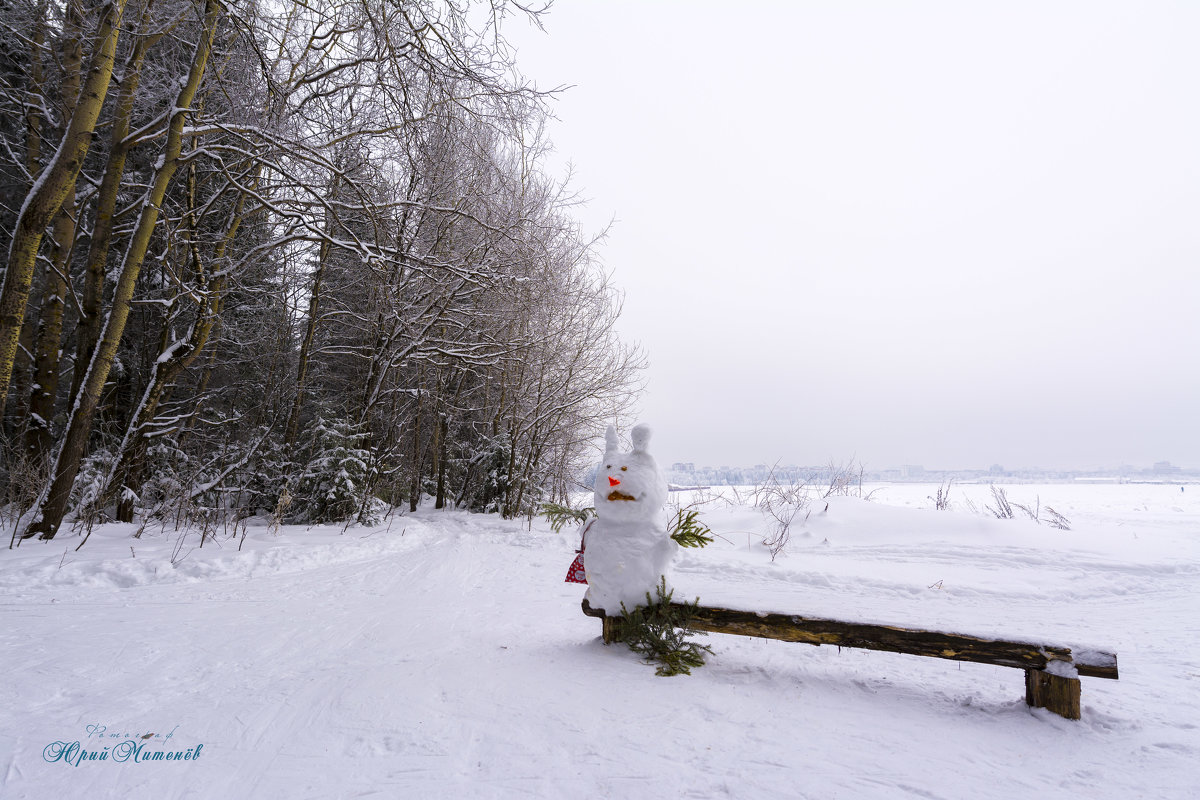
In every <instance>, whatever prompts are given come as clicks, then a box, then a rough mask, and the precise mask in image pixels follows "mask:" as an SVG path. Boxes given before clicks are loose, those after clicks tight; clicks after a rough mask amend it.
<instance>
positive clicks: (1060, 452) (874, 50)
mask: <svg viewBox="0 0 1200 800" xmlns="http://www.w3.org/2000/svg"><path fill="white" fill-rule="evenodd" d="M510 22H512V23H515V24H510V25H509V27H508V30H507V32H508V35H509V38H510V40H511V41H513V42H514V43H515V44H516V45H517V47H518V50H519V53H518V57H517V58H518V63H519V65H520V66H521V68H522V70H523V71H524V72H525V73H526V74H527V75H528V76H530V77H531V78H533V79H534V80H536V82H537V83H538V85H539V86H540V87H541V88H550V87H554V86H558V85H570V86H572V87H573V88H570V89H569V90H568V91H566V92H564V93H563V94H562V95H561V97H560V99H559V100H558V102H557V103H556V104H555V113H556V115H557V117H558V122H556V123H555V124H554V126H553V128H552V130H551V137H552V138H553V140H554V142H555V144H556V148H557V152H556V154H555V156H554V159H555V161H554V165H555V168H556V169H561V168H562V167H563V165H565V164H566V163H567V162H568V161H569V162H571V163H572V164H573V165H574V167H575V185H576V187H577V188H579V189H581V190H582V192H583V194H585V195H586V196H587V197H588V198H590V202H589V204H588V205H587V207H586V208H584V209H581V210H580V218H581V219H582V220H583V222H584V224H585V227H586V228H587V229H589V230H597V229H599V228H601V227H603V226H604V225H605V224H606V223H607V222H608V221H609V220H610V219H611V220H615V224H614V225H613V228H612V230H611V233H610V236H609V239H608V241H607V242H606V244H605V245H604V246H603V248H602V250H601V253H602V257H603V260H604V262H605V264H606V265H607V266H608V268H610V269H611V271H612V272H613V275H614V279H615V282H616V283H617V284H618V285H619V286H621V287H622V288H623V289H624V291H625V311H624V315H623V317H622V321H621V324H620V329H621V331H622V333H623V334H624V335H625V336H626V338H628V339H631V340H634V341H637V342H640V343H641V345H642V346H643V347H644V348H645V350H646V352H647V354H648V356H649V360H650V369H649V372H648V376H647V377H648V389H647V392H646V394H645V397H644V400H643V402H642V413H641V415H640V416H641V418H642V419H643V420H644V421H646V422H649V423H650V424H651V425H653V427H654V429H655V439H654V443H653V447H652V451H653V452H654V453H655V454H656V455H657V457H658V459H659V462H660V463H664V462H665V463H666V464H667V465H669V464H670V463H671V462H674V461H692V462H696V463H697V464H700V463H705V464H711V465H718V464H731V465H732V464H754V463H763V462H766V463H772V462H774V461H776V460H782V461H783V462H784V463H800V464H814V463H824V462H826V461H828V460H829V459H831V458H832V459H836V460H839V461H844V460H846V459H849V458H852V457H853V458H857V459H858V460H860V461H862V462H864V463H865V464H866V466H867V467H868V468H886V467H889V466H895V465H900V464H923V465H924V466H925V467H927V468H930V469H936V468H972V467H988V466H990V465H991V464H993V463H1000V464H1003V465H1004V466H1005V467H1008V468H1017V467H1031V466H1043V467H1063V468H1091V467H1099V466H1116V465H1118V464H1121V463H1128V464H1134V465H1139V466H1149V465H1150V464H1151V463H1153V462H1155V461H1160V460H1170V461H1172V462H1174V463H1175V464H1177V465H1182V466H1189V467H1200V422H1198V420H1200V365H1198V364H1197V356H1198V354H1200V321H1198V319H1197V317H1198V306H1200V85H1198V82H1200V44H1198V42H1200V3H1197V2H1177V3H1169V2H1153V1H1147V0H1136V1H1134V0H1130V2H1122V3H1108V2H1097V1H1096V0H1086V1H1085V2H1044V1H1042V2H1012V1H1011V0H1010V1H1007V2H990V3H982V2H961V1H959V0H953V1H951V2H743V3H729V2H726V3H720V4H718V3H704V2H695V1H694V0H693V1H692V2H686V3H685V2H678V3H669V2H646V1H645V0H641V2H618V1H616V0H603V2H601V1H600V0H559V2H557V3H556V4H555V6H554V8H553V9H552V11H551V13H550V14H549V15H548V16H547V17H546V20H545V25H546V32H545V33H541V32H539V31H536V30H533V29H531V28H529V27H528V26H527V25H526V24H525V23H524V22H523V21H519V20H512V21H510Z"/></svg>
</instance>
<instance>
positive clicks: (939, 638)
mask: <svg viewBox="0 0 1200 800" xmlns="http://www.w3.org/2000/svg"><path fill="white" fill-rule="evenodd" d="M672 605H673V606H675V607H676V608H677V609H679V610H680V611H682V610H684V606H683V605H682V604H679V603H672ZM583 613H585V614H587V615H588V616H590V617H599V618H601V619H605V616H606V615H605V613H604V611H603V610H602V609H594V608H592V607H591V606H590V605H589V604H588V601H587V600H586V599H585V600H584V601H583ZM691 626H692V627H693V628H695V629H696V630H698V631H710V632H712V633H731V634H737V635H741V636H758V637H762V638H764V639H780V640H782V641H785V642H802V643H804V644H814V645H822V644H831V645H836V646H838V647H857V648H861V649H866V650H883V651H887V652H892V653H909V654H911V655H917V656H928V657H930V658H946V659H950V660H953V661H972V662H975V663H979V664H995V665H998V666H1002V667H1015V668H1018V669H1025V670H1044V669H1045V668H1046V666H1047V665H1048V664H1050V663H1051V662H1053V661H1060V662H1065V663H1066V664H1070V665H1072V666H1073V667H1074V668H1075V670H1076V672H1077V673H1078V674H1079V675H1082V676H1085V677H1090V678H1110V679H1112V680H1116V679H1117V674H1118V673H1117V656H1116V655H1115V654H1114V653H1106V652H1101V651H1096V650H1086V651H1080V652H1078V653H1072V652H1071V650H1070V648H1067V647H1060V646H1054V645H1045V644H1034V643H1031V642H1008V641H1003V640H998V639H982V638H978V637H975V636H964V635H961V634H956V633H942V632H939V631H923V630H916V629H912V628H897V627H892V626H889V625H867V624H863V623H859V622H840V621H838V620H831V619H815V618H811V617H802V616H799V615H795V614H759V613H757V612H754V611H736V610H733V609H728V608H711V607H705V606H700V607H698V608H697V609H696V610H695V612H694V613H693V614H692V621H691ZM606 630H607V629H606Z"/></svg>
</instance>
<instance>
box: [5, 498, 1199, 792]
mask: <svg viewBox="0 0 1200 800" xmlns="http://www.w3.org/2000/svg"><path fill="white" fill-rule="evenodd" d="M1073 488H1074V487H1073ZM1046 491H1048V490H1043V494H1042V496H1043V497H1047V496H1048V495H1047V494H1046ZM1097 491H1100V488H1098V489H1097ZM1079 502H1080V503H1082V501H1079ZM1172 514H1173V515H1174V516H1171V515H1172ZM755 515H757V512H753V511H751V512H747V511H746V510H745V509H721V508H716V507H714V508H711V509H709V510H706V511H705V519H706V521H707V522H708V523H709V524H710V526H711V527H713V529H714V531H716V532H717V533H721V534H722V535H724V537H725V538H724V539H720V540H718V542H717V543H716V544H714V545H713V546H711V547H709V548H705V549H704V550H701V551H686V552H685V553H684V554H683V555H682V556H681V558H680V559H679V560H678V562H677V563H676V567H675V573H674V583H675V585H676V587H677V591H676V596H677V598H678V599H691V598H692V597H693V596H695V595H699V596H700V598H701V600H702V601H703V602H705V603H708V604H712V605H721V604H727V605H732V606H737V607H744V608H752V609H757V610H772V611H788V612H792V613H802V614H807V615H810V616H830V617H837V618H843V619H856V620H865V621H877V622H884V623H890V624H908V625H913V626H922V627H938V628H942V629H945V630H953V631H958V632H966V633H983V634H988V633H995V634H998V635H999V634H1003V635H1006V636H1014V637H1017V638H1021V637H1022V636H1024V637H1025V638H1031V637H1036V636H1044V637H1046V638H1047V639H1048V641H1049V643H1055V644H1057V643H1066V644H1072V643H1077V642H1086V643H1088V644H1090V645H1094V646H1097V647H1101V648H1106V647H1107V648H1112V649H1114V650H1116V651H1117V652H1118V654H1119V658H1120V667H1121V679H1120V680H1119V681H1106V680H1096V679H1088V678H1085V679H1083V719H1082V720H1081V721H1079V722H1071V721H1068V720H1064V719H1061V718H1059V717H1057V716H1055V715H1053V714H1050V713H1049V712H1046V711H1043V710H1034V709H1029V708H1027V707H1026V706H1025V704H1024V699H1023V697H1024V694H1023V692H1024V685H1023V677H1022V674H1021V672H1020V671H1019V670H1014V669H1007V668H1001V667H991V666H987V665H978V664H958V663H956V662H949V661H942V660H939V659H926V658H918V657H914V656H904V655H897V654H891V653H879V652H867V651H859V650H849V649H847V650H840V651H839V650H838V649H837V648H831V647H811V646H807V645H801V644H792V643H786V642H778V641H772V640H762V639H746V638H742V637H733V636H720V635H712V636H708V637H705V638H704V639H703V641H704V642H705V643H707V644H709V645H710V646H712V648H713V650H714V654H713V655H712V656H711V657H710V659H709V663H708V665H706V666H705V667H703V668H701V669H699V670H697V671H696V672H695V673H694V674H693V675H692V676H690V677H676V678H659V677H656V676H655V675H654V671H653V668H652V667H650V666H647V665H645V664H643V663H641V661H640V660H639V659H638V658H637V657H636V656H635V655H634V654H632V653H630V652H629V651H628V650H627V649H626V648H624V647H619V646H615V647H605V646H604V645H603V644H602V643H601V642H600V640H599V623H598V621H597V620H594V619H590V618H587V617H584V616H583V615H582V613H581V612H580V609H579V599H580V596H581V594H582V592H581V587H579V586H577V585H572V584H566V583H563V582H562V579H563V574H565V571H566V568H567V566H568V564H569V563H570V561H571V559H572V557H573V555H574V553H573V551H574V547H575V545H576V543H577V541H576V534H575V533H573V532H570V533H564V534H563V535H557V534H553V533H551V532H550V531H549V530H548V529H547V528H546V527H545V526H544V525H542V524H540V523H535V524H534V526H533V529H532V530H527V529H526V527H525V526H524V525H523V524H522V523H520V522H512V523H509V522H503V521H500V520H497V519H495V518H484V517H474V516H469V515H465V514H461V513H458V512H450V513H437V512H419V513H418V514H416V515H411V516H404V517H399V518H396V519H393V520H392V521H391V523H390V524H389V526H385V527H384V528H381V529H379V530H376V531H364V530H361V529H357V528H351V529H349V530H348V531H346V532H345V533H344V534H343V533H342V530H341V529H340V528H335V527H327V528H313V529H306V528H304V527H301V526H293V527H286V528H284V529H283V532H282V533H281V534H280V535H279V536H271V535H270V534H269V533H268V532H267V530H266V529H265V528H264V527H257V528H251V534H250V536H249V537H248V539H247V542H246V547H245V550H244V551H243V552H240V553H239V552H237V549H236V543H232V544H231V543H229V542H224V541H221V542H216V543H213V542H210V543H208V544H206V545H205V548H204V549H203V550H193V551H192V552H191V553H190V554H189V555H188V556H187V557H186V558H185V559H184V560H183V561H182V562H181V563H180V564H179V566H178V567H172V566H171V565H170V558H171V552H172V550H173V545H174V542H175V540H176V537H177V536H178V534H177V533H174V532H173V531H170V530H167V531H165V532H161V533H157V534H152V533H148V534H147V536H146V537H144V538H143V539H139V540H134V539H131V538H130V536H129V534H130V533H131V532H132V531H133V530H134V528H133V527H131V526H119V525H112V526H104V527H103V528H99V529H97V531H96V532H95V533H94V534H93V536H92V539H91V541H89V542H88V544H87V545H86V546H85V547H84V548H83V549H82V550H81V551H79V552H78V553H76V552H74V550H73V548H74V546H75V545H76V544H77V543H78V540H77V539H76V538H75V537H74V536H66V537H65V538H63V539H56V540H55V541H54V542H51V543H49V544H47V543H35V542H27V543H25V544H24V545H22V547H21V548H19V549H18V550H16V551H12V552H9V553H6V555H5V556H3V557H0V558H2V559H3V560H2V561H0V647H2V651H3V653H4V666H5V668H6V669H5V670H4V672H5V680H4V681H3V682H2V683H0V796H2V797H4V798H47V797H65V798H69V797H118V796H119V797H130V798H140V797H145V798H175V797H178V798H210V797H211V798H227V797H247V798H250V797H253V798H272V797H279V798H309V797H311V798H328V797H339V798H340V797H344V798H393V797H421V798H424V797H469V798H510V797H511V798H518V797H546V798H559V797H566V796H575V795H583V796H596V797H616V798H623V797H629V798H643V797H684V798H719V797H735V798H743V797H745V798H762V797H766V798H773V797H779V798H785V797H787V798H795V797H811V798H897V797H899V798H908V797H912V798H947V800H949V799H950V798H960V797H965V796H970V797H972V798H1010V797H1012V796H1014V795H1015V794H1017V793H1021V794H1036V795H1037V796H1040V797H1049V798H1059V797H1061V798H1075V797H1087V798H1122V800H1124V799H1125V798H1135V797H1145V798H1181V799H1182V798H1191V797H1194V796H1195V791H1196V789H1195V787H1196V786H1198V785H1200V728H1198V727H1197V725H1198V724H1200V713H1198V712H1200V657H1198V655H1197V652H1198V648H1197V645H1196V643H1195V636H1196V627H1197V626H1196V620H1197V619H1200V593H1198V592H1197V588H1198V579H1200V513H1198V512H1197V510H1195V509H1192V508H1191V507H1189V508H1188V510H1185V511H1180V512H1170V514H1167V515H1168V516H1171V518H1170V520H1169V522H1168V521H1164V522H1161V523H1159V522H1156V521H1155V519H1154V518H1153V515H1150V518H1148V519H1146V520H1144V521H1142V522H1139V523H1137V525H1136V526H1135V527H1136V528H1137V535H1138V538H1137V539H1133V538H1132V537H1131V536H1130V535H1129V532H1128V531H1127V530H1126V528H1125V527H1122V526H1113V525H1105V524H1104V522H1103V519H1100V520H1099V521H1097V523H1096V525H1095V529H1092V528H1089V527H1087V526H1085V525H1079V526H1077V527H1078V530H1076V531H1072V532H1070V533H1069V534H1062V535H1059V533H1058V532H1054V533H1053V535H1054V536H1057V537H1058V538H1056V539H1053V540H1051V539H1048V538H1047V537H1048V536H1050V535H1052V534H1051V533H1050V532H1048V531H1047V530H1046V529H1045V528H1040V527H1038V526H1035V525H1033V524H1032V523H1029V522H1022V521H1017V520H1009V521H996V520H981V519H979V518H976V517H969V516H966V515H962V514H942V513H936V512H932V511H928V512H926V511H916V510H912V509H896V508H892V507H887V506H883V505H881V504H880V503H878V502H876V503H871V504H864V503H861V502H858V501H840V502H836V503H834V504H832V506H831V509H830V512H828V513H827V514H826V515H825V516H824V517H822V518H820V519H811V518H810V520H809V523H808V524H807V526H806V527H804V528H802V529H798V530H797V531H796V533H795V539H794V543H793V545H792V546H790V547H789V548H788V549H787V550H786V551H785V553H784V554H783V555H782V556H781V557H780V558H778V559H777V560H776V561H775V562H771V560H770V558H769V555H768V554H767V553H766V551H765V549H764V548H762V547H761V546H758V545H757V544H756V543H755V541H754V538H755V535H754V534H755V533H756V532H755V531H754V530H751V531H750V533H751V535H749V536H747V535H746V530H747V526H752V525H753V524H754V523H753V520H754V519H756V518H757V517H756V516H755ZM1098 517H1100V518H1103V514H1102V513H1098ZM1180 517H1183V518H1185V519H1181V518H1180ZM917 528H919V529H920V530H922V531H924V532H925V533H924V534H923V535H917V534H916V533H914V530H915V529H917ZM764 531H765V523H761V525H760V527H759V529H758V530H757V536H758V538H759V539H761V535H762V533H763V532H764ZM958 531H966V532H967V533H966V534H964V535H963V536H962V537H959V538H956V537H957V536H958V534H957V532H958ZM1097 531H1099V533H1097ZM805 533H807V534H809V535H807V536H806V535H804V534H805ZM193 541H194V542H198V537H194V539H193ZM826 542H827V543H826ZM1037 542H1041V543H1042V545H1041V546H1038V545H1037V544H1036V543H1037ZM131 546H132V547H133V548H134V553H132V554H131V553H130V552H129V548H130V547H131ZM186 550H187V548H186V547H185V548H184V552H186ZM939 582H940V583H939ZM88 725H104V726H107V730H108V731H109V732H119V733H122V734H123V733H129V734H131V735H137V734H141V733H145V732H157V733H160V734H162V733H163V732H164V731H172V730H173V731H174V733H173V739H172V741H170V742H169V743H167V745H166V746H167V749H172V748H175V749H187V748H191V747H194V746H196V745H197V744H203V754H202V756H201V758H199V759H198V760H196V761H183V762H174V761H172V762H150V763H138V764H134V763H122V764H118V763H115V762H113V761H101V762H90V761H88V762H84V763H81V764H80V765H79V766H71V765H66V764H63V763H47V762H46V761H45V760H44V759H43V757H42V753H43V748H45V747H46V745H47V744H49V743H50V742H54V741H60V740H62V741H71V740H75V739H80V740H81V744H82V745H83V746H84V747H85V748H86V747H88V740H87V733H86V728H87V726H88ZM116 741H119V739H117V738H114V739H110V740H108V742H109V743H111V742H116ZM152 744H153V745H154V746H162V745H161V744H159V742H158V740H154V741H153V742H152Z"/></svg>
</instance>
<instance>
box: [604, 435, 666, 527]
mask: <svg viewBox="0 0 1200 800" xmlns="http://www.w3.org/2000/svg"><path fill="white" fill-rule="evenodd" d="M630 438H632V439H633V451H632V452H629V453H622V452H619V450H618V449H617V448H618V447H619V445H618V443H617V431H616V429H615V428H613V426H611V425H609V426H608V431H607V432H606V433H605V435H604V444H605V447H604V459H603V460H602V461H601V462H600V467H599V469H597V470H596V486H595V489H596V513H597V515H598V516H600V517H602V518H604V519H611V520H613V521H615V522H633V521H635V520H657V519H658V514H659V512H660V511H661V510H662V507H663V503H665V502H666V500H667V482H666V481H665V480H664V479H663V476H662V473H660V472H659V471H658V464H656V463H655V462H654V458H653V457H652V456H651V455H650V454H649V453H647V452H646V445H647V443H648V442H649V441H650V426H648V425H635V426H634V428H633V430H632V431H631V433H630Z"/></svg>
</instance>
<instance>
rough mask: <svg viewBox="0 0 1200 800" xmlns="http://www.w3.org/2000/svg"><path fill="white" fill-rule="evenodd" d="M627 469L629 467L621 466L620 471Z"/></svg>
mask: <svg viewBox="0 0 1200 800" xmlns="http://www.w3.org/2000/svg"><path fill="white" fill-rule="evenodd" d="M627 469H629V467H621V472H624V471H625V470H627Z"/></svg>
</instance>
